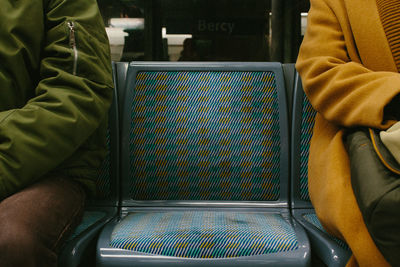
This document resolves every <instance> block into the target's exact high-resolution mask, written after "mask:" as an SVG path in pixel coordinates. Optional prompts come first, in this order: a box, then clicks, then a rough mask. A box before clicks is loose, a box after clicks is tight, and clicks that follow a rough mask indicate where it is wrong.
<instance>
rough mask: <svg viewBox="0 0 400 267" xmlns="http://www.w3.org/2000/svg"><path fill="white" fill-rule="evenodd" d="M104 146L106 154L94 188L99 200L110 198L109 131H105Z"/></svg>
mask: <svg viewBox="0 0 400 267" xmlns="http://www.w3.org/2000/svg"><path fill="white" fill-rule="evenodd" d="M106 145H107V154H106V157H105V158H104V160H103V162H102V163H101V165H100V168H99V173H98V176H97V177H98V178H97V179H96V187H97V190H98V197H99V198H101V199H105V198H107V197H109V196H110V194H111V175H110V168H111V162H110V159H111V156H110V150H111V144H110V130H109V129H107V135H106Z"/></svg>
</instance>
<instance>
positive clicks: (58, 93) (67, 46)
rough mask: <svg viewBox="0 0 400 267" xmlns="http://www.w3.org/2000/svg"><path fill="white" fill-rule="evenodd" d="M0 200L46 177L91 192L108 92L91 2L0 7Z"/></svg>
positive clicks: (101, 37)
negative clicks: (68, 179) (71, 181)
mask: <svg viewBox="0 0 400 267" xmlns="http://www.w3.org/2000/svg"><path fill="white" fill-rule="evenodd" d="M0 40H1V41H0V200H1V199H4V198H5V197H7V196H9V195H11V194H13V193H15V192H16V191H18V190H20V189H22V188H24V187H26V186H27V185H29V184H31V183H33V182H35V181H37V180H39V179H40V178H41V177H44V176H46V175H49V173H52V172H54V173H52V175H66V176H69V177H72V178H74V179H77V180H79V181H80V182H82V183H84V184H86V185H87V186H88V188H89V189H90V191H92V192H93V191H94V181H93V179H94V178H95V177H96V175H97V168H98V166H99V165H100V163H101V161H102V159H103V157H104V155H105V131H106V126H107V110H108V108H109V105H110V103H111V98H112V86H113V84H112V74H111V60H110V55H109V45H108V39H107V35H106V33H105V30H104V25H103V22H102V19H101V16H100V14H99V10H98V7H97V2H96V0H5V1H2V3H1V5H0Z"/></svg>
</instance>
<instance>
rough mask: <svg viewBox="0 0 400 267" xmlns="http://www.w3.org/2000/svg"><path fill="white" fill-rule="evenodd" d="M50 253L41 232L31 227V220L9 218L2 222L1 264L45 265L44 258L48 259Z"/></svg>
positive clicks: (0, 238) (0, 241)
mask: <svg viewBox="0 0 400 267" xmlns="http://www.w3.org/2000/svg"><path fill="white" fill-rule="evenodd" d="M49 254H52V253H51V251H50V250H49V249H47V248H45V247H44V246H43V240H40V238H39V233H38V232H37V231H35V230H34V229H32V228H30V227H29V222H28V223H26V224H25V223H20V222H16V221H13V220H9V219H6V220H3V221H1V222H0V262H1V263H2V265H1V266H44V265H42V263H43V260H45V259H48V258H49ZM46 256H47V257H46ZM51 258H53V257H51ZM51 261H53V260H51ZM55 262H56V258H55ZM50 265H51V264H50ZM50 265H49V266H50ZM46 266H47V264H46Z"/></svg>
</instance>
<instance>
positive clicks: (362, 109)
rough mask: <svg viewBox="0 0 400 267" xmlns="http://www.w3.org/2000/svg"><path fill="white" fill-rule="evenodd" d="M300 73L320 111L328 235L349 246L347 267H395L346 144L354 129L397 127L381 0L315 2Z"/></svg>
mask: <svg viewBox="0 0 400 267" xmlns="http://www.w3.org/2000/svg"><path fill="white" fill-rule="evenodd" d="M296 67H297V70H298V71H299V73H300V75H301V77H302V81H303V86H304V90H305V92H306V94H307V96H308V98H309V99H310V102H311V103H312V105H313V106H314V108H315V109H316V110H317V111H318V114H317V117H316V122H315V128H314V134H313V137H312V141H311V147H310V158H309V190H310V197H311V201H312V203H313V205H314V207H315V210H316V213H317V215H318V217H319V218H320V220H321V222H322V224H323V225H324V227H325V228H326V229H327V231H328V232H330V233H332V234H334V235H336V236H338V237H339V238H342V239H343V240H345V241H346V242H347V243H348V244H349V246H350V248H351V250H352V252H353V256H352V258H351V259H350V261H349V263H348V266H357V265H359V266H374V267H375V266H389V264H388V263H387V261H386V260H385V259H384V257H383V256H382V254H381V253H380V252H379V250H378V249H377V247H376V246H375V244H374V242H373V240H372V239H371V237H370V235H369V233H368V230H367V228H366V226H365V223H364V221H363V218H362V215H361V213H360V210H359V207H358V205H357V202H356V199H355V197H354V193H353V190H352V186H351V180H350V168H349V159H348V155H347V152H346V149H345V146H344V142H343V136H344V133H345V129H346V128H347V127H353V126H368V127H375V128H379V129H386V128H388V127H389V126H391V125H392V124H393V123H394V121H390V120H385V119H384V107H385V106H386V105H387V104H388V103H389V102H390V101H391V100H392V99H393V97H394V96H396V95H397V94H399V93H400V74H398V72H397V69H396V65H395V62H394V59H393V56H392V53H391V50H390V47H389V44H388V41H387V38H386V35H385V32H384V29H383V26H382V23H381V21H380V17H379V13H378V9H377V5H376V0H311V9H310V12H309V18H308V27H307V32H306V35H305V37H304V40H303V43H302V45H301V48H300V53H299V58H298V61H297V64H296ZM399 253H400V252H399Z"/></svg>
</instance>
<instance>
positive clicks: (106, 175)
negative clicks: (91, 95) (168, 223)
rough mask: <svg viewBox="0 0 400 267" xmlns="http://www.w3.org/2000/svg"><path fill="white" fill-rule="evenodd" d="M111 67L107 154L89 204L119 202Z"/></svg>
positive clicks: (115, 100) (116, 115) (115, 98)
mask: <svg viewBox="0 0 400 267" xmlns="http://www.w3.org/2000/svg"><path fill="white" fill-rule="evenodd" d="M112 67H113V80H114V89H113V101H112V103H111V107H110V110H109V113H108V128H107V133H106V142H107V154H106V157H105V158H104V160H103V162H102V164H101V165H100V167H99V169H98V178H97V179H96V186H97V189H98V196H97V197H96V198H95V199H89V200H88V205H89V206H115V207H116V206H117V205H118V202H119V166H118V164H119V111H118V92H117V91H118V90H117V87H118V83H117V77H116V74H117V73H116V66H115V63H113V64H112Z"/></svg>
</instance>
